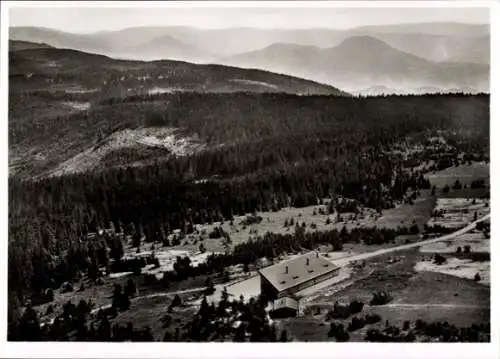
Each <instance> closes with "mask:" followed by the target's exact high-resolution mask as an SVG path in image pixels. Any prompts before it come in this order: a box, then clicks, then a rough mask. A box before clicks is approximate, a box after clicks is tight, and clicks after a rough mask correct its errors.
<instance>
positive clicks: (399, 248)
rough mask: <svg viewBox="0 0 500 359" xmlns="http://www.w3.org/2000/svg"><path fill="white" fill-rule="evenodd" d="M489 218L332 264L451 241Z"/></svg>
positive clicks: (488, 216)
mask: <svg viewBox="0 0 500 359" xmlns="http://www.w3.org/2000/svg"><path fill="white" fill-rule="evenodd" d="M488 218H490V213H488V214H487V215H486V216H484V217H481V218H480V219H478V220H477V221H474V222H472V223H470V224H469V225H467V226H466V227H464V228H462V229H459V230H458V231H456V232H453V233H450V234H447V235H444V236H441V237H437V238H432V239H426V240H424V241H420V242H416V243H410V244H403V245H401V246H397V247H391V248H385V249H380V250H377V251H374V252H368V253H361V254H356V255H353V256H349V257H343V258H340V259H338V260H335V261H332V263H334V264H335V265H337V266H339V267H343V266H345V265H347V264H348V263H350V262H355V261H360V260H365V259H369V258H373V257H376V256H380V255H384V254H388V253H392V252H396V251H402V250H405V249H411V248H415V247H420V246H422V245H425V244H431V243H436V242H440V241H446V240H450V239H453V238H455V237H458V236H460V235H462V234H464V233H467V232H468V231H470V230H472V229H474V228H475V227H476V224H477V223H479V222H482V221H484V220H486V219H488Z"/></svg>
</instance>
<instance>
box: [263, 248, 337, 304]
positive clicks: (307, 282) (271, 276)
mask: <svg viewBox="0 0 500 359" xmlns="http://www.w3.org/2000/svg"><path fill="white" fill-rule="evenodd" d="M338 269H339V267H337V266H335V265H334V264H333V263H331V262H330V261H328V260H327V259H326V258H324V257H322V256H320V255H319V253H317V252H309V253H306V254H304V255H301V256H299V257H296V258H293V259H290V260H288V261H284V262H281V263H278V264H275V265H272V266H269V267H266V268H263V269H261V270H260V271H259V274H260V288H261V293H262V294H264V295H265V296H266V297H267V298H269V299H279V298H284V297H290V298H292V299H296V296H295V294H296V293H297V292H300V291H301V290H304V289H306V288H308V287H310V286H313V285H315V284H317V283H320V282H323V281H325V280H327V279H330V278H333V277H335V275H336V274H337V272H338ZM278 302H279V303H280V301H278ZM284 302H286V301H284Z"/></svg>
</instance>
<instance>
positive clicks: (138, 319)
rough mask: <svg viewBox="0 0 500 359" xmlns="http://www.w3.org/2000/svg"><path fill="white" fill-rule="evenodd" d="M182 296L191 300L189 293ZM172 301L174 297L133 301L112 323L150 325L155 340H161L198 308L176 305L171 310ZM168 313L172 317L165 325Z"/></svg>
mask: <svg viewBox="0 0 500 359" xmlns="http://www.w3.org/2000/svg"><path fill="white" fill-rule="evenodd" d="M180 297H181V299H182V300H186V301H187V300H189V296H187V295H181V296H180ZM171 303H172V298H165V297H156V298H151V299H144V300H138V301H136V302H133V303H132V305H131V307H130V309H129V310H128V311H126V312H122V313H119V314H118V316H117V317H116V318H114V319H113V320H112V323H113V324H120V325H122V326H126V325H127V324H128V323H129V322H131V323H132V324H133V325H134V328H135V329H141V328H143V329H145V328H147V327H149V328H150V329H151V333H152V334H153V337H154V338H155V340H157V341H161V340H162V339H163V336H164V335H165V331H167V330H169V331H171V332H172V333H173V332H174V331H175V328H177V327H180V326H182V325H183V324H185V323H186V322H188V321H189V320H190V319H191V318H192V316H193V315H194V314H195V312H196V309H195V308H193V307H190V306H181V307H175V308H174V309H173V310H172V311H171V312H169V311H168V307H169V305H170V304H171ZM166 315H169V316H170V317H171V324H170V325H164V324H163V322H162V320H161V319H162V318H164V317H165V316H166Z"/></svg>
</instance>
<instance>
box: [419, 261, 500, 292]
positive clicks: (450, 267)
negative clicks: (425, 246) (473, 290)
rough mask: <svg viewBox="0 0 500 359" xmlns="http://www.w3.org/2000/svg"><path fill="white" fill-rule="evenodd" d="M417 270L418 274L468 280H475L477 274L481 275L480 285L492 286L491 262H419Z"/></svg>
mask: <svg viewBox="0 0 500 359" xmlns="http://www.w3.org/2000/svg"><path fill="white" fill-rule="evenodd" d="M415 270H416V271H418V272H422V271H425V272H436V273H443V274H448V275H450V276H455V277H458V278H466V279H470V280H473V279H474V276H475V275H476V273H479V276H480V277H481V280H480V281H479V282H478V283H481V284H484V285H487V286H489V285H490V272H491V268H490V262H489V261H482V262H479V261H473V260H471V259H458V258H454V257H451V258H447V260H446V263H443V264H441V265H437V264H435V263H433V262H431V261H422V262H418V263H417V264H416V265H415Z"/></svg>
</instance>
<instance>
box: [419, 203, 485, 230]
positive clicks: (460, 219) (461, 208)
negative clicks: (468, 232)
mask: <svg viewBox="0 0 500 359" xmlns="http://www.w3.org/2000/svg"><path fill="white" fill-rule="evenodd" d="M489 202H490V200H489V199H479V198H438V200H437V203H436V207H435V208H434V210H435V211H437V212H439V213H440V214H439V216H437V217H432V218H431V219H430V220H429V221H428V222H427V225H428V226H434V225H439V226H443V227H446V228H453V229H458V228H460V227H463V226H464V225H466V224H467V223H469V222H471V221H473V220H474V217H475V216H477V218H481V217H482V216H484V215H486V214H488V213H489V212H490V208H489Z"/></svg>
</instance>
